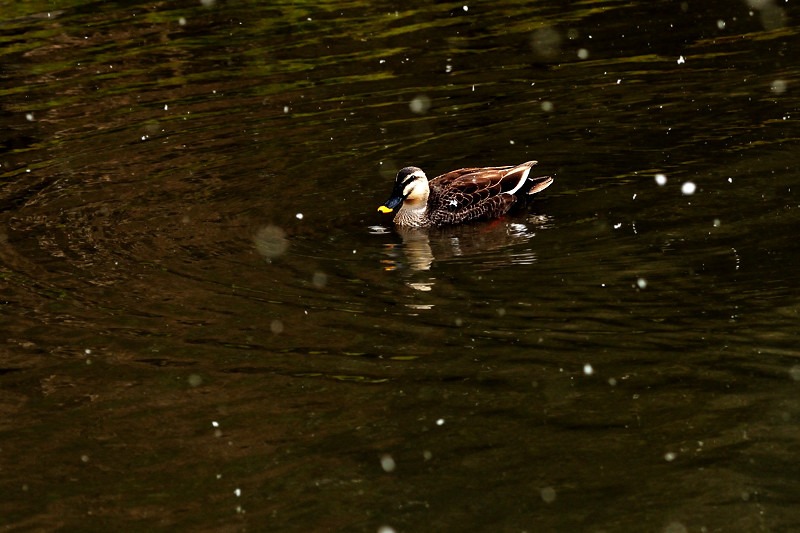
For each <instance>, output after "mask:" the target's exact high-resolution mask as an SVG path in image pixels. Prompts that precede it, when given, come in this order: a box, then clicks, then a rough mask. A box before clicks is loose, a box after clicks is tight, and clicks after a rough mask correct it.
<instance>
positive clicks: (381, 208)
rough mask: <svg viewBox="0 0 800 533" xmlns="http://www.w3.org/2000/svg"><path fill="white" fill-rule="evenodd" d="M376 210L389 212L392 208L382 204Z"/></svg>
mask: <svg viewBox="0 0 800 533" xmlns="http://www.w3.org/2000/svg"><path fill="white" fill-rule="evenodd" d="M378 211H380V212H381V213H391V212H392V211H393V209H391V208H389V207H386V206H385V205H382V206H380V207H379V208H378Z"/></svg>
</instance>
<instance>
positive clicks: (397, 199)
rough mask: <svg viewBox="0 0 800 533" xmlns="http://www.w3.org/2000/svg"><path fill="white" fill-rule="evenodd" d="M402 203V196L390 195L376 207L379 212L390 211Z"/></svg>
mask: <svg viewBox="0 0 800 533" xmlns="http://www.w3.org/2000/svg"><path fill="white" fill-rule="evenodd" d="M401 203H403V197H402V196H392V197H391V198H389V199H388V200H386V202H384V204H383V205H382V206H380V207H379V208H378V211H380V212H381V213H391V212H392V211H394V208H395V207H397V206H398V205H400V204H401Z"/></svg>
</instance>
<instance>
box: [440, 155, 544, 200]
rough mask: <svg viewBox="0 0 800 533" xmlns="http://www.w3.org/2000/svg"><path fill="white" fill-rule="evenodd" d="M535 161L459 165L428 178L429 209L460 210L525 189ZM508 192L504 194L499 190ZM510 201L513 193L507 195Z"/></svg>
mask: <svg viewBox="0 0 800 533" xmlns="http://www.w3.org/2000/svg"><path fill="white" fill-rule="evenodd" d="M535 164H536V161H528V162H527V163H523V164H521V165H516V166H504V167H484V168H462V169H459V170H454V171H452V172H448V173H447V174H442V175H441V176H437V177H435V178H433V179H432V180H431V181H430V189H431V198H430V200H429V204H428V207H429V209H436V208H440V209H446V210H448V211H461V210H463V209H468V208H470V207H473V206H475V205H477V204H479V203H481V202H484V201H485V200H487V199H489V198H492V197H494V196H498V195H502V196H510V195H514V194H516V193H517V192H520V193H521V192H523V191H525V189H526V187H528V186H529V183H527V182H528V175H529V174H530V171H531V167H532V166H533V165H535ZM503 193H508V194H503ZM510 200H511V203H512V204H513V203H514V202H513V197H512V198H511V199H510Z"/></svg>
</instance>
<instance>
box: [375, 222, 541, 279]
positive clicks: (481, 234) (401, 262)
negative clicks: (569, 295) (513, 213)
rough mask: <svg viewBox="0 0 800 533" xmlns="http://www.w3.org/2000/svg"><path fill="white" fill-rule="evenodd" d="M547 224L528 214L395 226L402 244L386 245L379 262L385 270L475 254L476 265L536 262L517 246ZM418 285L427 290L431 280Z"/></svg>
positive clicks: (422, 267) (422, 266)
mask: <svg viewBox="0 0 800 533" xmlns="http://www.w3.org/2000/svg"><path fill="white" fill-rule="evenodd" d="M549 224H550V218H549V217H546V216H543V215H538V216H535V215H531V216H529V217H528V218H527V219H524V220H523V221H507V220H503V219H501V220H497V221H493V222H491V223H485V224H474V225H465V226H448V227H445V228H402V227H397V228H395V230H394V231H396V232H397V234H398V235H400V237H401V238H402V243H392V244H387V245H386V246H385V257H384V258H383V259H382V260H381V263H382V264H383V266H384V268H385V269H387V270H397V269H404V268H408V269H411V270H415V271H426V270H430V269H431V266H432V265H433V263H434V261H436V260H438V261H443V260H453V259H464V260H471V258H477V257H478V256H483V257H482V258H481V259H480V260H479V261H478V262H479V263H480V265H476V266H491V267H498V266H503V265H508V264H529V263H533V262H535V261H536V254H535V252H534V251H533V250H530V249H520V245H521V244H524V243H526V242H528V241H530V240H531V239H532V238H533V237H534V236H535V235H536V232H537V231H539V230H542V229H545V228H547V227H548V225H549ZM373 229H374V228H373ZM373 232H374V233H388V231H381V232H377V231H373ZM511 248H513V251H512V250H511ZM417 285H419V284H417ZM422 285H423V287H420V288H419V289H418V290H426V291H429V290H431V286H432V285H433V283H432V282H431V283H427V284H422Z"/></svg>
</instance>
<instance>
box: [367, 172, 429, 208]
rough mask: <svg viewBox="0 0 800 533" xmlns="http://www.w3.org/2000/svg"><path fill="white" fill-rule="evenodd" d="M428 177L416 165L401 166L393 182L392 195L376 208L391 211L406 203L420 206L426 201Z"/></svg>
mask: <svg viewBox="0 0 800 533" xmlns="http://www.w3.org/2000/svg"><path fill="white" fill-rule="evenodd" d="M429 193H430V188H429V187H428V177H427V176H426V175H425V173H424V172H423V171H422V169H421V168H417V167H405V168H401V169H400V171H399V172H398V173H397V178H396V179H395V182H394V189H392V195H391V196H389V199H388V200H386V201H385V202H384V203H383V205H382V206H380V207H379V208H378V211H380V212H381V213H391V212H392V211H394V209H395V208H396V207H397V206H399V205H401V204H403V203H407V204H410V205H411V206H413V207H422V206H424V205H426V204H427V203H428V194H429Z"/></svg>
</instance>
